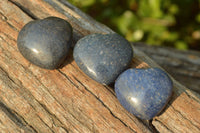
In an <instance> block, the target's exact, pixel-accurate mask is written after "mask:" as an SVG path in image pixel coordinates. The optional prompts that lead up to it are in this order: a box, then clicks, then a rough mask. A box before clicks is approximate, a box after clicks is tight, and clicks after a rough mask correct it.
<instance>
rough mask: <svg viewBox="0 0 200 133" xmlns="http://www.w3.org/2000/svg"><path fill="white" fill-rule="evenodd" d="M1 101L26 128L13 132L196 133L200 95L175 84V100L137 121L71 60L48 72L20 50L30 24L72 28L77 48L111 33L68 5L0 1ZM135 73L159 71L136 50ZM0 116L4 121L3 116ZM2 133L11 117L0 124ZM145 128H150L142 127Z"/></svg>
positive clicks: (50, 1) (39, 0)
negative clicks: (53, 21) (50, 22)
mask: <svg viewBox="0 0 200 133" xmlns="http://www.w3.org/2000/svg"><path fill="white" fill-rule="evenodd" d="M0 15H1V16H0V71H1V72H0V99H1V102H2V105H3V107H6V109H7V110H9V112H12V114H14V116H16V117H15V118H16V120H19V121H21V122H19V123H25V124H22V125H23V126H19V124H16V123H15V124H14V125H13V126H14V127H13V128H10V129H9V130H12V129H20V130H24V131H27V132H152V131H159V132H164V131H168V132H186V131H191V132H198V131H199V127H200V125H199V124H200V122H199V120H198V118H200V116H199V115H200V109H199V108H200V104H199V103H200V100H199V95H198V94H196V93H193V92H191V91H190V90H188V89H187V88H185V87H184V86H182V85H181V84H180V83H178V82H177V81H175V80H174V79H173V82H174V89H173V97H172V99H171V100H170V102H169V104H168V107H167V108H166V109H165V110H164V111H163V113H162V114H161V115H160V116H158V117H155V118H154V119H153V121H150V122H145V121H141V120H138V119H137V118H136V117H134V116H133V115H131V114H130V113H128V112H127V111H126V110H125V109H124V108H123V107H122V106H121V105H120V104H119V102H118V101H117V98H116V96H115V93H114V91H113V88H112V87H109V86H103V85H101V84H99V83H96V82H95V81H93V80H91V79H90V78H88V77H87V76H86V75H85V74H84V73H83V72H81V70H79V68H78V67H77V65H76V63H75V62H74V60H73V57H72V54H70V55H71V56H70V57H68V59H67V61H66V63H65V65H64V66H63V68H61V69H59V70H51V71H50V70H44V69H41V68H38V67H36V66H34V65H32V64H30V63H29V62H28V61H26V60H25V59H24V58H23V57H22V56H21V54H20V53H19V52H18V50H17V46H16V39H17V35H18V32H19V30H20V29H21V28H22V27H23V25H25V24H26V23H27V22H29V21H31V20H32V19H38V18H45V17H48V16H57V17H61V18H64V19H66V20H68V21H69V22H70V23H71V24H72V26H73V28H74V35H75V36H74V43H75V42H76V41H77V40H78V39H80V38H81V37H83V36H84V35H87V34H90V33H96V32H98V33H111V32H113V31H112V30H110V29H109V28H108V27H106V26H104V25H102V24H99V23H98V22H96V21H94V20H93V19H92V18H90V17H88V16H87V15H85V14H84V13H82V12H81V11H80V10H78V9H77V8H76V7H73V6H72V5H70V4H69V3H68V2H66V1H64V0H60V1H57V0H44V1H42V0H34V1H31V0H29V1H28V0H5V1H0ZM135 54H136V55H135V57H134V59H133V62H132V67H138V68H142V67H149V66H152V67H158V66H157V64H155V62H153V61H152V60H151V59H150V58H149V57H147V56H146V55H145V54H144V53H143V52H141V51H139V50H137V49H136V48H135ZM0 114H2V115H5V114H6V113H5V111H3V112H2V113H1V112H0ZM169 116H170V117H169ZM0 121H3V122H1V124H0V128H1V129H5V127H6V126H7V125H6V121H14V120H13V119H12V117H9V115H7V117H6V118H5V119H3V118H0ZM143 123H146V125H144V124H143ZM25 127H26V128H25Z"/></svg>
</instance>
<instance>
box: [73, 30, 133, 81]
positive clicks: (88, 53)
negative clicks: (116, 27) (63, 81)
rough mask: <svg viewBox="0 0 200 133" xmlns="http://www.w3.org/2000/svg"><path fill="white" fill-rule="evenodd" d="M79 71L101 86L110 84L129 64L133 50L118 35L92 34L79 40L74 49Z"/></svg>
mask: <svg viewBox="0 0 200 133" xmlns="http://www.w3.org/2000/svg"><path fill="white" fill-rule="evenodd" d="M73 55H74V59H75V61H76V63H77V65H78V66H79V67H80V69H81V70H82V71H83V72H84V73H86V74H87V75H88V76H89V77H91V78H92V79H94V80H96V81H97V82H100V83H102V84H110V83H113V82H114V81H115V79H116V78H117V76H118V75H119V74H120V73H121V72H123V71H124V70H125V69H126V68H127V67H128V65H129V64H130V62H131V60H132V56H133V50H132V47H131V45H130V44H129V42H128V41H127V40H126V39H124V38H123V37H121V36H120V35H118V34H105V35H103V34H92V35H88V36H85V37H84V38H82V39H80V40H79V41H78V42H77V44H76V45H75V48H74V53H73Z"/></svg>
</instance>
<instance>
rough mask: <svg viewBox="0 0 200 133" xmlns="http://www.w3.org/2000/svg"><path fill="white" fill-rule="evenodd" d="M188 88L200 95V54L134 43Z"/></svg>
mask: <svg viewBox="0 0 200 133" xmlns="http://www.w3.org/2000/svg"><path fill="white" fill-rule="evenodd" d="M134 46H135V47H136V48H137V49H139V50H141V51H143V52H145V53H146V54H147V55H148V56H149V57H150V58H152V59H153V60H154V61H156V63H158V64H159V65H160V66H162V68H164V69H165V70H166V71H167V72H168V73H170V74H171V75H172V76H173V77H174V78H175V79H176V80H177V81H179V82H180V83H181V84H183V85H185V86H186V87H187V88H189V89H192V90H194V91H196V92H198V93H200V82H199V81H200V52H198V51H192V50H187V51H183V50H177V49H173V48H169V47H161V46H149V45H145V44H143V43H134Z"/></svg>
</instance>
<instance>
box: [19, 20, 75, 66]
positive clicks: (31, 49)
mask: <svg viewBox="0 0 200 133" xmlns="http://www.w3.org/2000/svg"><path fill="white" fill-rule="evenodd" d="M71 40H72V27H71V25H70V24H69V23H68V22H67V21H65V20H63V19H60V18H57V17H49V18H45V19H42V20H35V21H32V22H29V23H28V24H26V25H25V26H24V27H23V28H22V30H21V31H20V33H19V35H18V38H17V45H18V49H19V51H20V53H21V54H22V55H23V56H24V57H25V58H26V59H27V60H29V61H30V62H31V63H33V64H35V65H37V66H39V67H42V68H46V69H55V68H58V67H59V66H60V65H61V64H62V63H63V61H64V59H65V58H66V56H67V54H68V51H69V48H70V45H71Z"/></svg>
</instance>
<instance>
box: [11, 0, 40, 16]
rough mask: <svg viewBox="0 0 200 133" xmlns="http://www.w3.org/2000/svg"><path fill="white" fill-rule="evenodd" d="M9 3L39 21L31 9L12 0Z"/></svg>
mask: <svg viewBox="0 0 200 133" xmlns="http://www.w3.org/2000/svg"><path fill="white" fill-rule="evenodd" d="M8 1H9V2H11V3H12V4H14V5H15V6H17V7H18V8H20V9H21V10H22V11H23V12H24V13H25V14H27V16H29V17H30V18H32V19H39V18H38V17H37V16H35V15H34V13H32V12H31V11H30V10H29V9H27V8H25V7H23V5H21V4H20V3H18V2H15V1H12V0H8Z"/></svg>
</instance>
